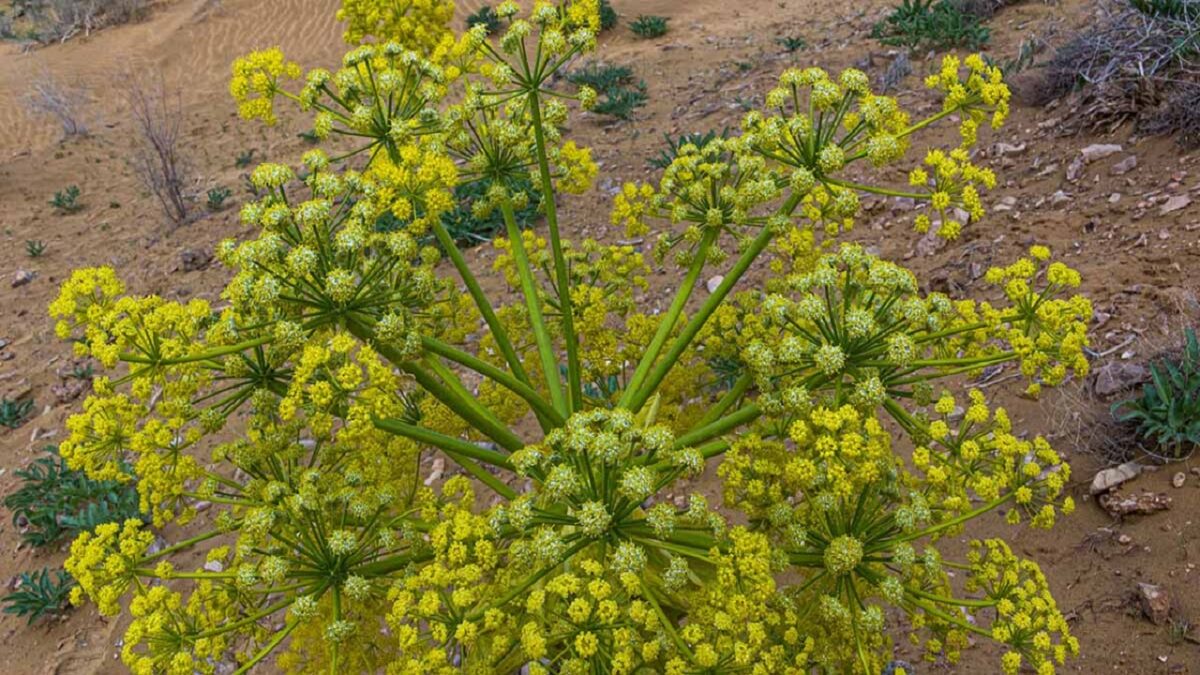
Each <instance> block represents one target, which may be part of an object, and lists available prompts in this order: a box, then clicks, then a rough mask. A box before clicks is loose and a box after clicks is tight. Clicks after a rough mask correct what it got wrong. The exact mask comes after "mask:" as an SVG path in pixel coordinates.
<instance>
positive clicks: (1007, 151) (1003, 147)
mask: <svg viewBox="0 0 1200 675" xmlns="http://www.w3.org/2000/svg"><path fill="white" fill-rule="evenodd" d="M1025 148H1026V145H1025V144H1024V143H1022V144H1020V145H1013V144H1011V143H997V144H995V145H993V146H992V154H993V155H995V156H997V157H1004V156H1006V155H1019V154H1021V153H1023V152H1025Z"/></svg>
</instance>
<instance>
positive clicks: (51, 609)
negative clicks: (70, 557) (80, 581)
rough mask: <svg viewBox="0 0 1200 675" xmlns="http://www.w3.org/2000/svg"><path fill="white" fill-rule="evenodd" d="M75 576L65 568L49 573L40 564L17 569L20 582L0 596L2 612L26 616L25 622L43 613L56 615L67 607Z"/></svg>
mask: <svg viewBox="0 0 1200 675" xmlns="http://www.w3.org/2000/svg"><path fill="white" fill-rule="evenodd" d="M74 587H75V580H74V579H72V578H71V575H69V574H67V573H66V571H64V570H61V569H58V570H54V571H53V573H52V572H51V571H50V568H48V567H43V568H42V569H41V570H40V571H38V572H21V577H20V585H19V586H18V587H17V590H16V591H13V592H12V593H9V594H8V595H6V596H4V613H5V614H15V615H16V616H23V617H26V622H27V623H28V624H32V623H33V622H34V621H37V620H38V619H40V618H42V617H44V616H46V617H52V616H58V615H61V614H62V613H63V612H66V611H67V610H68V609H70V607H71V603H70V602H69V600H70V595H71V589H72V588H74Z"/></svg>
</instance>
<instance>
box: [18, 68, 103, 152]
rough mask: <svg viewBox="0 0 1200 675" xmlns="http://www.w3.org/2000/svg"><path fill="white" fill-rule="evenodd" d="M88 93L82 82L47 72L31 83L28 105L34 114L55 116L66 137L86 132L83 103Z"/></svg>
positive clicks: (86, 100) (26, 104)
mask: <svg viewBox="0 0 1200 675" xmlns="http://www.w3.org/2000/svg"><path fill="white" fill-rule="evenodd" d="M87 102H88V95H87V92H86V90H85V89H84V88H83V87H82V86H78V85H69V84H66V83H64V82H62V81H60V80H58V79H56V78H55V77H54V76H53V75H50V74H49V73H48V72H43V73H42V74H41V75H39V76H38V77H37V78H35V79H34V80H33V82H31V83H30V85H29V91H28V92H27V93H26V94H25V107H26V108H27V109H28V110H29V111H30V112H31V113H33V114H34V115H37V116H41V117H50V118H53V119H54V120H55V121H56V122H58V124H59V125H60V126H62V131H63V137H64V138H70V137H73V136H86V135H87V132H88V130H87V125H86V123H85V122H84V119H83V106H85V105H86V104H87Z"/></svg>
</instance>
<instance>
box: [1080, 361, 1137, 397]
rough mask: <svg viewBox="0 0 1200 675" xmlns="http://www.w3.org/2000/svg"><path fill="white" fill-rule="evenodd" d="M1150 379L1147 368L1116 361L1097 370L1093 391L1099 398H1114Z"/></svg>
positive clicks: (1093, 381)
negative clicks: (1119, 393)
mask: <svg viewBox="0 0 1200 675" xmlns="http://www.w3.org/2000/svg"><path fill="white" fill-rule="evenodd" d="M1149 378H1150V372H1149V371H1147V370H1146V367H1145V366H1143V365H1141V364H1137V363H1121V362H1119V361H1114V362H1111V363H1106V364H1104V365H1103V366H1101V367H1100V368H1097V369H1096V375H1095V379H1093V380H1092V391H1093V392H1094V393H1095V394H1096V395H1097V396H1102V397H1103V396H1112V395H1113V394H1116V393H1118V392H1121V391H1124V390H1126V389H1129V388H1130V387H1133V386H1135V385H1138V384H1141V383H1142V382H1145V381H1146V380H1148V379H1149Z"/></svg>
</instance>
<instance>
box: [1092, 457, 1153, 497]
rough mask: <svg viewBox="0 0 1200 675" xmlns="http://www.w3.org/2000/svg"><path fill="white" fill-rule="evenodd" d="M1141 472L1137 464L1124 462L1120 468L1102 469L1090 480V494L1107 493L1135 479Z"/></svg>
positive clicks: (1140, 467) (1140, 466)
mask: <svg viewBox="0 0 1200 675" xmlns="http://www.w3.org/2000/svg"><path fill="white" fill-rule="evenodd" d="M1141 472H1142V465H1140V464H1138V463H1137V462H1125V463H1124V464H1122V465H1120V466H1115V467H1113V468H1111V469H1104V470H1103V471H1099V472H1097V473H1096V476H1095V477H1094V478H1092V487H1091V490H1090V491H1091V493H1092V494H1094V495H1098V494H1102V493H1105V492H1108V491H1109V490H1111V489H1113V488H1115V487H1117V486H1118V485H1121V484H1122V483H1125V482H1126V481H1130V480H1133V479H1134V478H1137V476H1138V474H1140V473H1141Z"/></svg>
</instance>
